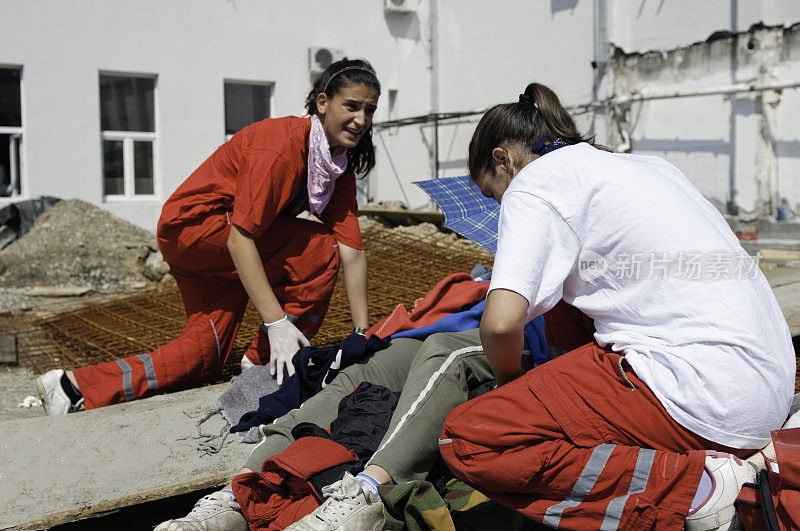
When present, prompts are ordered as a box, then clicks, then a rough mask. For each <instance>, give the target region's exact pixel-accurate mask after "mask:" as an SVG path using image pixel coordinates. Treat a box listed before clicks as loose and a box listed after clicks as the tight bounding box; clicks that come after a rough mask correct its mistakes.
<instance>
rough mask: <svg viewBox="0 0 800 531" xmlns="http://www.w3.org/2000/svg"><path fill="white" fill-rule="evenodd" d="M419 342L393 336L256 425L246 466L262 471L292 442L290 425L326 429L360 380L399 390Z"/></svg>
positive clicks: (404, 380)
mask: <svg viewBox="0 0 800 531" xmlns="http://www.w3.org/2000/svg"><path fill="white" fill-rule="evenodd" d="M420 345H422V342H421V341H418V340H416V339H406V338H401V339H395V340H394V341H392V343H391V344H390V345H389V346H388V347H387V348H386V349H384V350H381V351H379V352H377V353H375V355H373V356H372V357H371V358H369V359H368V360H366V362H363V363H356V364H354V365H351V366H350V367H347V368H346V369H344V370H343V371H342V372H340V373H339V374H338V375H337V376H336V378H334V379H333V381H332V382H331V383H330V384H328V385H327V386H325V388H324V389H323V390H322V391H320V392H319V393H317V394H316V395H314V396H312V397H311V398H309V399H308V400H306V401H305V402H304V403H303V404H302V405H301V406H300V407H299V408H297V409H293V410H292V411H290V412H288V413H287V414H286V415H283V416H282V417H280V418H278V419H276V420H275V421H274V422H273V423H271V424H265V425H262V426H260V427H259V433H260V435H259V439H260V440H259V442H258V444H257V445H256V446H255V447H254V448H253V451H252V452H251V454H250V457H248V459H247V461H245V464H244V466H245V468H248V469H250V470H253V471H259V470H261V465H262V464H263V463H264V460H265V459H267V458H269V457H272V456H274V455H277V454H279V453H281V452H282V451H284V450H285V449H286V448H287V447H288V446H289V445H290V444H291V443H292V442H294V438H293V437H292V428H294V427H295V426H297V425H298V424H299V423H301V422H312V423H314V424H316V425H318V426H319V427H321V428H323V429H326V430H327V429H329V428H330V425H331V422H333V420H334V419H336V417H337V416H338V414H339V402H340V401H341V400H342V398H344V397H345V396H347V395H349V394H350V393H352V392H353V390H354V389H355V388H356V387H358V385H359V384H360V383H362V382H370V383H372V384H375V385H382V386H384V387H386V388H388V389H389V390H391V391H400V390H401V389H402V388H403V384H404V383H405V382H406V378H407V376H408V372H409V370H410V368H411V364H412V361H413V360H414V358H415V356H416V355H417V352H418V351H419V349H420Z"/></svg>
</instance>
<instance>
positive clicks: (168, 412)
mask: <svg viewBox="0 0 800 531" xmlns="http://www.w3.org/2000/svg"><path fill="white" fill-rule="evenodd" d="M227 386H228V384H227V383H224V384H218V385H215V386H208V387H201V388H199V389H191V390H188V391H182V392H179V393H173V394H169V395H161V396H155V397H152V398H148V399H145V400H138V401H136V402H131V403H129V404H119V405H115V406H110V407H106V408H101V409H96V410H92V411H86V412H81V413H74V414H70V415H66V416H63V417H38V418H28V419H21V420H10V421H7V422H3V423H2V424H0V433H2V436H0V451H2V456H3V459H2V460H0V507H2V508H3V510H2V511H0V529H43V528H47V527H50V526H53V525H58V524H61V523H65V522H70V521H74V520H78V519H80V518H84V517H87V516H89V515H92V514H99V513H103V512H107V511H111V510H114V509H119V508H121V507H126V506H129V505H134V504H138V503H143V502H146V501H150V500H154V499H160V498H164V497H167V496H172V495H177V494H181V493H185V492H191V491H195V490H199V489H203V488H208V487H215V486H219V485H223V484H224V483H225V482H227V481H228V480H229V479H230V478H231V477H232V476H233V475H234V473H235V472H236V470H238V469H239V467H240V466H241V465H242V463H243V462H244V459H245V458H246V457H247V456H248V455H249V453H250V450H251V449H252V445H245V444H241V443H239V442H237V441H236V439H235V437H233V436H229V437H228V439H227V440H226V442H225V444H224V446H223V448H222V450H221V451H220V452H219V453H217V454H213V455H207V454H204V453H201V452H199V451H198V450H197V447H198V444H197V443H198V441H196V440H193V439H185V440H181V439H182V438H184V437H189V436H194V435H196V434H197V428H196V423H197V421H198V420H199V419H200V418H202V417H203V416H205V415H206V414H207V413H208V412H210V411H213V410H214V409H216V403H217V398H218V397H219V395H220V394H222V393H223V392H224V391H225V390H226V389H227ZM190 416H191V417H196V418H190ZM223 423H224V421H223V420H222V417H221V416H220V415H217V416H215V417H214V418H212V419H210V420H209V421H208V422H206V423H205V424H203V431H204V432H206V433H219V431H220V429H221V428H222V426H223Z"/></svg>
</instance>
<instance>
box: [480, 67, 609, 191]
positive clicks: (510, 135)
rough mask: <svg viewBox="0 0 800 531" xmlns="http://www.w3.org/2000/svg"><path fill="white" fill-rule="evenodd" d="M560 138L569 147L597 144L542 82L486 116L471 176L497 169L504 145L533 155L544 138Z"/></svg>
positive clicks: (600, 147)
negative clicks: (496, 154) (495, 157)
mask: <svg viewBox="0 0 800 531" xmlns="http://www.w3.org/2000/svg"><path fill="white" fill-rule="evenodd" d="M545 136H547V137H549V140H550V141H553V140H555V139H557V138H560V139H561V140H563V141H564V142H566V143H567V144H577V143H579V142H587V143H589V144H591V145H593V146H595V147H596V148H598V149H603V150H605V151H610V150H609V149H608V148H606V147H605V146H600V145H595V143H594V136H589V137H587V136H582V135H581V134H580V133H579V132H578V129H577V127H576V126H575V120H573V119H572V116H570V114H569V112H567V110H566V109H565V108H564V106H563V105H561V102H560V101H559V99H558V96H556V94H555V92H553V91H552V90H550V89H549V88H548V87H546V86H544V85H541V84H539V83H531V84H530V85H528V86H527V87H526V88H525V92H524V94H521V95H520V98H519V102H517V103H504V104H501V105H495V106H494V107H492V108H491V109H489V110H488V111H486V114H484V115H483V118H481V121H480V122H479V123H478V127H476V128H475V132H474V133H473V134H472V140H471V141H470V143H469V173H470V175H473V176H477V175H479V174H480V173H482V172H485V171H487V170H490V169H493V165H492V150H493V149H494V148H496V147H498V146H501V145H503V144H516V145H518V146H521V147H523V148H527V149H528V150H530V151H531V152H532V151H533V147H534V145H535V144H536V143H537V142H538V141H539V140H541V139H542V138H543V137H545Z"/></svg>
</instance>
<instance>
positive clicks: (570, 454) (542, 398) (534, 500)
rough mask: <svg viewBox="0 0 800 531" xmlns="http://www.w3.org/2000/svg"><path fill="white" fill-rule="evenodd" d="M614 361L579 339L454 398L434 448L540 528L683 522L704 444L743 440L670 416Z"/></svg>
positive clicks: (620, 361) (666, 525) (675, 526)
mask: <svg viewBox="0 0 800 531" xmlns="http://www.w3.org/2000/svg"><path fill="white" fill-rule="evenodd" d="M545 322H546V323H547V322H548V316H547V315H545ZM623 360H624V358H623V357H622V356H620V355H619V354H616V353H614V352H610V351H609V350H604V349H602V348H600V347H599V346H597V344H595V343H590V344H587V345H585V346H583V347H580V348H578V349H576V350H573V351H571V352H568V353H567V354H564V355H563V356H561V357H559V358H556V359H555V360H552V361H550V362H548V363H545V364H544V365H541V366H540V367H537V368H535V369H533V370H530V371H528V372H527V373H526V374H525V375H524V376H522V377H520V378H518V379H516V380H514V381H513V382H511V383H508V384H506V385H504V386H502V387H500V388H498V389H495V390H493V391H490V392H489V393H487V394H485V395H483V396H481V397H479V398H477V399H475V400H471V401H469V402H466V403H464V404H462V405H460V406H458V407H456V408H455V409H453V411H451V412H450V414H449V415H448V416H447V419H446V420H445V423H444V428H443V432H442V438H441V441H440V445H439V450H440V452H441V455H442V457H443V458H444V460H445V462H446V463H447V465H448V466H449V467H450V469H451V470H452V471H453V472H454V473H455V474H456V476H458V477H460V478H461V479H463V480H464V481H466V482H468V483H470V484H472V485H474V486H475V487H476V488H478V489H479V490H480V491H482V492H483V493H484V494H486V495H487V496H489V497H490V498H492V499H494V500H495V501H497V502H499V503H502V504H503V505H506V506H508V507H510V508H512V509H514V510H516V511H518V512H520V513H522V514H523V515H525V516H526V517H528V518H531V519H533V520H535V521H537V522H542V523H544V524H546V525H548V526H550V527H561V528H563V529H581V530H583V529H653V528H655V529H678V530H679V529H683V524H684V519H685V517H686V514H687V512H688V511H689V505H690V504H691V501H692V498H693V497H694V494H695V491H696V490H697V485H698V482H699V480H700V475H701V472H702V470H703V463H704V460H705V454H704V452H703V450H705V449H712V450H720V451H725V452H730V453H734V454H735V455H738V456H740V457H744V456H746V455H749V454H750V453H752V451H746V450H745V451H742V450H732V449H730V448H726V447H722V446H721V445H718V444H716V443H712V442H710V441H707V440H705V439H703V438H702V437H699V436H697V435H695V434H693V433H691V432H690V431H688V430H686V429H685V428H683V427H682V426H680V425H679V424H677V423H676V422H675V421H674V420H672V418H671V417H670V416H669V414H668V413H667V412H666V410H665V409H664V408H663V406H662V405H661V403H660V402H659V401H658V399H657V398H656V397H655V395H654V394H653V393H652V391H650V389H649V388H648V387H647V386H646V385H645V384H644V382H642V381H641V380H640V379H639V378H638V377H637V376H636V374H634V373H633V371H632V370H631V369H630V367H628V365H627V364H626V363H624V361H623Z"/></svg>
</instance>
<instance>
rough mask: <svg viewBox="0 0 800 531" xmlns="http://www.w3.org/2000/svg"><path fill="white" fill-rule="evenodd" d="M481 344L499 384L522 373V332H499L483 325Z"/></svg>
mask: <svg viewBox="0 0 800 531" xmlns="http://www.w3.org/2000/svg"><path fill="white" fill-rule="evenodd" d="M481 345H483V351H484V353H485V354H486V357H487V358H488V360H489V365H490V366H491V367H492V372H493V373H494V378H495V381H496V382H497V385H498V386H501V385H504V384H506V383H508V382H510V381H511V380H513V379H514V378H516V377H517V376H519V375H520V374H521V373H522V365H521V363H520V355H521V353H522V346H523V345H522V335H521V334H516V333H514V334H509V333H505V334H498V333H493V332H491V331H487V330H485V329H484V327H481Z"/></svg>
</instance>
